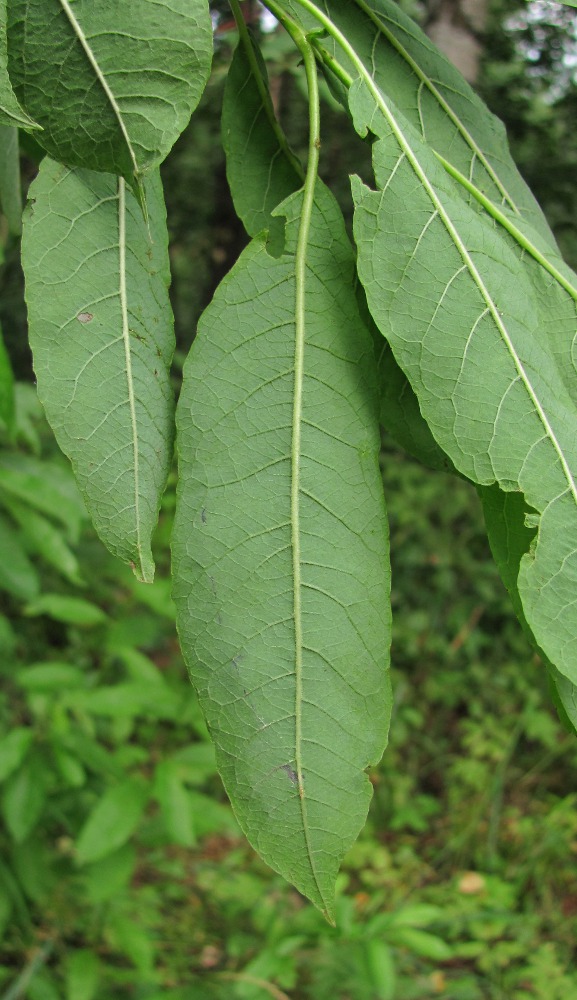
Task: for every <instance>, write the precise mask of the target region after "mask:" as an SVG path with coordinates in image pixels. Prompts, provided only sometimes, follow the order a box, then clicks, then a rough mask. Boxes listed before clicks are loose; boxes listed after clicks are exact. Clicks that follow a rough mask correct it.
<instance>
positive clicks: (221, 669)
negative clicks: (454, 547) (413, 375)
mask: <svg viewBox="0 0 577 1000" xmlns="http://www.w3.org/2000/svg"><path fill="white" fill-rule="evenodd" d="M301 209H302V194H300V193H299V194H297V195H295V196H292V197H291V198H289V199H288V200H287V201H286V202H285V203H283V205H282V213H283V214H284V215H286V217H287V220H288V223H287V233H286V252H285V253H284V254H283V255H282V256H281V257H280V258H278V259H275V258H273V257H271V256H269V254H268V253H267V249H266V245H265V243H264V241H263V240H262V239H257V240H255V241H254V242H253V243H252V244H251V245H250V246H249V247H248V248H247V250H245V251H244V253H243V254H242V255H241V258H240V259H239V261H238V263H237V265H236V266H235V267H234V268H233V270H232V271H231V273H230V274H229V275H228V277H227V278H226V279H225V280H224V282H223V283H222V285H221V286H220V289H219V290H218V292H217V294H216V296H215V299H214V300H213V302H212V304H211V305H210V306H209V308H208V309H207V311H206V313H205V314H204V317H203V319H202V321H201V324H200V329H199V334H198V336H197V339H196V340H195V342H194V345H193V348H192V351H191V356H190V359H189V361H188V362H187V365H186V369H185V377H184V384H183V389H182V394H181V397H180V402H179V417H178V435H179V436H178V444H179V454H180V481H179V492H178V496H177V511H176V520H175V527H174V541H173V554H174V578H175V589H174V597H175V602H176V605H177V622H178V626H179V632H180V637H181V642H182V647H183V651H184V655H185V658H186V660H187V662H188V664H189V667H190V670H191V674H192V678H193V680H194V683H195V685H196V687H197V689H198V692H199V697H200V701H201V704H202V707H203V710H204V712H205V713H206V717H207V722H208V725H209V728H210V730H211V735H212V736H213V738H214V741H215V743H216V747H217V760H218V765H219V769H220V771H221V774H222V776H223V780H224V783H225V786H226V788H227V791H228V793H229V795H230V797H231V800H232V802H233V806H234V809H235V812H236V815H237V817H238V819H239V821H240V823H241V826H242V827H243V829H244V831H245V833H246V834H247V836H248V838H249V840H250V841H251V843H253V844H254V846H255V847H256V848H257V850H258V851H259V852H260V853H261V854H262V856H263V858H264V859H265V860H266V861H267V862H268V863H269V864H270V865H271V866H272V867H273V868H275V869H276V870H277V871H280V872H281V873H282V874H284V875H285V876H286V877H288V878H289V879H290V880H291V881H293V882H294V884H295V885H296V886H297V888H299V889H300V890H301V891H302V892H304V893H305V894H307V895H308V896H310V898H311V899H312V900H313V901H314V902H315V903H316V904H317V905H318V906H319V907H320V908H321V909H323V910H325V911H326V912H327V913H328V914H329V915H330V914H332V912H333V893H334V881H335V877H336V874H337V871H338V866H339V862H340V860H341V858H342V856H343V854H344V853H345V851H346V850H347V848H348V847H349V846H350V844H351V843H352V842H353V840H354V838H355V837H356V835H357V833H358V831H359V829H360V827H361V826H362V823H363V822H364V819H365V816H366V812H367V808H368V803H369V799H370V794H371V789H370V783H369V782H368V780H367V777H366V775H365V774H363V770H364V769H365V768H366V767H368V766H369V765H370V764H371V763H374V762H376V761H377V760H378V758H379V757H380V755H381V753H382V751H383V749H384V746H385V743H386V737H387V727H388V716H389V710H390V694H389V682H388V677H387V673H386V666H387V649H388V643H389V612H388V608H389V578H388V569H387V566H388V552H387V528H386V520H385V512H384V507H383V498H382V485H381V479H380V473H379V468H378V452H379V437H378V428H377V420H376V396H375V384H374V358H373V355H372V345H371V341H370V338H369V335H368V333H367V332H366V330H365V328H364V327H363V325H362V323H361V321H360V317H359V313H358V308H357V302H356V298H355V293H354V289H353V284H352V278H353V257H352V251H351V247H350V244H349V243H348V240H347V238H346V234H345V230H344V224H343V220H342V217H341V215H340V212H339V210H338V208H337V206H336V203H335V202H334V199H333V198H332V196H330V195H329V193H328V192H327V191H326V189H325V188H323V187H322V186H321V185H318V186H317V195H316V200H315V204H314V207H313V214H312V220H311V233H310V241H309V245H308V249H307V257H306V263H307V267H306V270H304V273H301V272H300V271H299V269H298V267H297V262H298V261H297V256H298V255H297V252H296V251H297V231H298V228H299V216H300V213H301ZM280 211H281V210H280V209H279V213H280ZM256 289H258V293H259V299H258V304H255V301H254V295H255V290H256ZM297 291H298V292H299V293H301V294H302V293H304V305H303V306H302V313H301V312H297V313H295V305H296V296H297ZM301 301H302V300H301Z"/></svg>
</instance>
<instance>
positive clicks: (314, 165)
mask: <svg viewBox="0 0 577 1000" xmlns="http://www.w3.org/2000/svg"><path fill="white" fill-rule="evenodd" d="M287 30H289V29H287ZM290 34H291V36H292V38H293V40H294V42H295V44H296V45H297V46H298V48H299V50H300V52H301V55H302V57H303V62H304V67H305V73H306V77H307V85H308V92H309V148H308V160H307V171H306V176H305V183H304V189H303V204H302V209H301V216H300V222H299V231H298V237H297V248H296V254H295V283H296V298H295V360H294V365H295V393H294V402H293V420H292V445H291V499H290V503H291V525H292V529H291V530H292V538H291V541H292V557H293V577H294V584H295V586H294V620H295V646H296V662H295V671H296V696H295V747H296V749H295V768H296V773H297V781H298V791H299V797H300V802H301V812H302V818H303V830H304V834H305V839H306V843H307V850H308V854H309V858H310V864H311V869H312V872H313V875H314V877H315V880H316V881H317V887H318V890H319V895H320V897H321V899H323V900H324V897H323V893H322V890H321V887H320V885H319V883H318V879H317V874H316V866H315V862H314V854H313V850H312V844H311V843H310V833H309V826H308V819H307V799H306V795H305V787H304V779H303V760H302V704H303V633H302V609H301V549H300V455H301V423H302V392H303V381H304V351H305V338H306V270H307V251H308V244H309V236H310V228H311V219H312V212H313V205H314V197H315V186H316V181H317V176H318V170H319V150H320V145H321V141H320V102H319V90H318V79H317V66H316V60H315V55H314V52H313V49H312V48H311V46H310V43H309V42H308V40H307V38H306V37H305V35H304V34H303V33H302V32H301V31H300V29H298V32H295V31H294V30H293V29H290ZM327 909H328V907H327Z"/></svg>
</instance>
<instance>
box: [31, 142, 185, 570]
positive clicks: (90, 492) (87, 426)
mask: <svg viewBox="0 0 577 1000" xmlns="http://www.w3.org/2000/svg"><path fill="white" fill-rule="evenodd" d="M146 195H147V203H148V208H149V221H148V228H147V226H146V224H145V223H144V220H143V218H142V214H141V212H140V208H139V205H138V203H137V201H136V199H135V198H134V197H133V195H132V194H131V193H130V191H129V190H128V189H127V187H126V185H125V183H124V181H123V180H122V179H119V178H116V177H113V176H112V175H110V174H99V173H96V172H94V171H85V170H79V169H72V170H69V169H68V168H66V167H63V166H61V165H59V164H57V163H54V162H53V161H51V160H44V161H43V163H42V164H41V167H40V173H39V176H38V178H37V179H36V180H35V181H34V183H33V185H32V187H31V189H30V204H29V207H28V208H27V210H26V213H25V222H24V234H23V246H22V260H23V266H24V270H25V274H26V299H27V303H28V313H29V320H30V343H31V346H32V350H33V353H34V365H35V371H36V376H37V379H38V393H39V396H40V399H41V401H42V403H43V405H44V407H45V409H46V413H47V416H48V419H49V420H50V423H51V425H52V427H53V429H54V432H55V434H56V438H57V440H58V443H59V444H60V447H61V448H62V450H63V451H64V452H65V453H66V454H67V455H68V457H69V458H70V459H71V461H72V465H73V467H74V471H75V474H76V477H77V480H78V483H79V485H80V488H81V490H82V493H83V495H84V498H85V500H86V504H87V507H88V509H89V512H90V514H91V516H92V518H93V521H94V524H95V527H96V530H97V531H98V533H99V535H100V537H101V538H102V540H103V541H104V543H105V544H106V545H107V546H108V547H109V548H110V550H111V551H112V552H114V553H115V554H116V555H118V556H120V558H121V559H123V560H125V561H126V562H130V563H132V564H133V566H134V570H135V573H136V574H137V576H138V577H139V578H141V579H143V580H145V581H149V580H151V579H152V576H153V574H154V564H153V561H152V555H151V551H150V537H151V534H152V531H153V528H154V526H155V524H156V519H157V515H158V508H159V504H160V496H161V493H162V490H163V488H164V485H165V482H166V477H167V475H168V469H169V465H170V461H171V457H172V433H173V432H172V416H173V398H172V390H171V387H170V382H169V366H170V361H171V357H172V351H173V346H174V340H173V331H172V314H171V311H170V304H169V300H168V283H169V271H168V257H167V248H166V222H165V210H164V201H163V197H162V187H161V183H160V177H159V176H158V174H153V175H152V176H151V178H150V179H149V181H147V184H146Z"/></svg>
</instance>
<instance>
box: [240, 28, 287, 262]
mask: <svg viewBox="0 0 577 1000" xmlns="http://www.w3.org/2000/svg"><path fill="white" fill-rule="evenodd" d="M222 140H223V146H224V150H225V153H226V176H227V179H228V183H229V185H230V190H231V194H232V197H233V201H234V207H235V210H236V212H237V214H238V215H239V217H240V218H241V219H242V221H243V223H244V226H245V229H246V231H247V233H248V234H249V236H257V235H258V234H259V233H261V232H263V231H264V230H267V231H268V233H269V239H268V250H269V252H270V253H271V254H273V255H274V256H277V255H278V253H280V252H281V251H282V243H283V240H284V226H283V224H282V220H281V219H279V218H278V217H276V218H275V217H274V216H273V214H272V212H273V209H275V208H276V207H277V205H280V203H281V201H284V199H285V198H288V196H289V195H290V194H292V193H293V191H296V190H298V188H300V187H301V185H302V182H303V178H304V174H303V170H302V167H301V165H300V163H299V161H298V160H297V158H296V157H295V156H294V154H293V153H292V152H291V150H290V149H289V147H288V145H287V140H286V138H285V136H284V134H283V132H282V130H281V128H280V125H279V123H278V121H277V119H276V116H275V113H274V108H273V105H272V100H271V97H270V93H269V89H268V77H267V72H266V66H265V63H264V60H263V58H262V56H261V54H260V50H259V49H258V48H257V47H256V46H255V45H254V43H253V41H252V38H251V36H249V35H248V34H247V36H246V37H244V44H243V40H242V39H241V41H240V42H239V45H238V47H237V49H236V51H235V53H234V56H233V59H232V63H231V65H230V69H229V71H228V76H227V80H226V87H225V91H224V99H223V105H222Z"/></svg>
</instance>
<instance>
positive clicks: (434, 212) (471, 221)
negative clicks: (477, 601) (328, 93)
mask: <svg viewBox="0 0 577 1000" xmlns="http://www.w3.org/2000/svg"><path fill="white" fill-rule="evenodd" d="M358 68H359V71H360V73H361V77H362V79H361V80H359V82H358V84H355V85H354V86H353V87H352V88H351V91H350V99H351V108H352V111H353V115H354V117H355V121H356V124H357V127H358V128H359V130H360V131H361V132H363V131H364V130H366V129H367V128H368V127H370V128H371V130H372V131H373V132H374V133H376V134H377V135H378V136H380V141H379V142H378V143H377V144H376V146H375V156H374V163H375V172H376V179H377V184H378V186H379V188H380V189H381V190H379V191H377V192H371V191H369V190H368V189H367V188H364V187H363V186H362V185H361V184H360V182H355V184H354V197H355V202H356V221H355V235H356V239H357V243H358V247H359V273H360V276H361V280H362V281H363V284H364V285H365V289H366V291H367V296H368V301H369V305H370V308H371V311H372V313H373V316H374V317H375V320H376V321H377V324H378V325H379V326H380V328H381V330H382V332H383V333H385V335H386V336H387V337H388V339H389V340H390V342H391V345H392V347H393V350H394V352H395V356H396V358H397V361H398V362H399V363H400V365H401V367H403V368H404V370H405V372H406V374H407V376H408V378H409V380H410V381H411V383H412V385H413V388H414V389H415V392H416V394H417V396H418V398H419V403H420V406H421V409H422V412H423V415H424V416H425V418H426V419H427V421H428V422H429V424H430V426H431V428H432V430H433V433H434V436H435V438H436V439H437V440H438V441H439V443H440V444H441V446H442V447H443V449H444V450H445V451H447V453H448V454H449V456H450V457H451V459H452V460H453V462H454V464H455V466H456V467H457V468H458V469H459V470H460V471H461V472H462V473H463V474H464V475H466V476H467V477H468V478H470V479H472V480H473V481H475V482H477V483H480V484H490V483H491V482H498V483H499V484H500V486H501V487H502V488H503V489H505V490H514V489H518V490H521V491H522V492H523V493H524V494H525V498H526V501H527V503H528V504H529V505H530V506H531V507H533V508H534V509H535V510H536V511H537V512H538V513H539V514H541V515H542V516H541V518H540V522H539V529H538V535H537V538H536V542H535V546H534V548H532V550H531V552H530V554H528V555H527V556H526V557H525V558H524V559H523V560H522V561H521V568H520V576H519V593H520V595H521V600H522V603H523V608H524V611H525V615H526V618H527V620H528V622H529V625H530V627H531V629H532V631H533V633H534V634H535V638H536V640H537V642H538V643H539V645H541V646H542V648H543V649H544V651H545V653H546V654H547V656H548V657H549V658H550V659H551V660H552V662H553V663H554V664H555V665H556V666H558V668H559V669H560V670H561V671H562V672H563V673H565V674H566V676H568V677H569V678H570V679H577V663H576V661H575V656H574V652H573V649H574V643H575V640H576V639H577V611H576V610H575V607H576V606H575V604H574V601H573V596H572V595H573V594H574V592H575V585H576V583H577V558H576V551H577V487H576V483H575V470H576V467H577V455H576V454H575V451H576V448H575V435H574V433H573V427H574V422H575V406H574V404H573V402H572V400H571V397H570V395H569V393H568V392H567V390H566V388H565V386H564V384H563V379H562V378H561V376H560V374H559V370H558V367H557V363H556V359H555V357H554V356H553V353H552V352H551V351H550V350H548V347H547V344H546V343H543V337H542V334H541V330H540V324H539V304H538V302H537V296H536V294H535V289H534V287H533V285H532V283H531V281H530V278H529V276H528V275H527V274H526V273H525V271H524V268H523V258H524V256H525V254H524V253H523V252H522V251H521V250H520V248H518V247H517V248H515V247H512V246H511V245H510V241H509V240H508V239H505V238H504V237H505V236H507V234H506V233H505V234H503V237H502V236H501V233H500V231H498V230H497V229H495V227H494V224H493V220H491V219H489V220H488V221H485V220H484V219H483V218H482V217H481V216H480V215H478V214H476V213H475V212H473V210H472V209H471V208H470V207H469V206H468V205H467V204H466V203H465V201H463V200H461V199H460V198H459V196H458V195H456V194H455V192H454V189H453V187H452V186H451V185H450V183H449V178H448V177H447V176H446V175H444V174H443V171H442V169H441V167H440V166H439V164H438V163H437V162H436V160H435V157H434V156H433V155H432V154H431V153H430V151H429V150H428V149H427V148H426V147H425V146H424V145H423V144H422V142H421V140H420V139H419V137H418V135H417V134H416V133H415V132H414V130H413V129H412V128H411V126H410V125H409V124H408V123H407V122H406V121H405V120H404V118H403V116H402V115H401V114H400V113H399V112H398V111H397V110H396V109H395V108H394V107H393V106H391V105H390V104H389V102H388V101H387V100H386V98H385V97H384V95H382V93H381V92H380V91H379V89H378V88H377V87H376V86H375V85H374V83H373V82H372V80H371V77H370V72H369V71H368V69H366V68H365V67H364V66H362V64H361V63H360V61H359V63H358ZM556 287H557V286H556ZM566 354H567V357H568V358H569V355H570V344H567V350H566Z"/></svg>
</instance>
